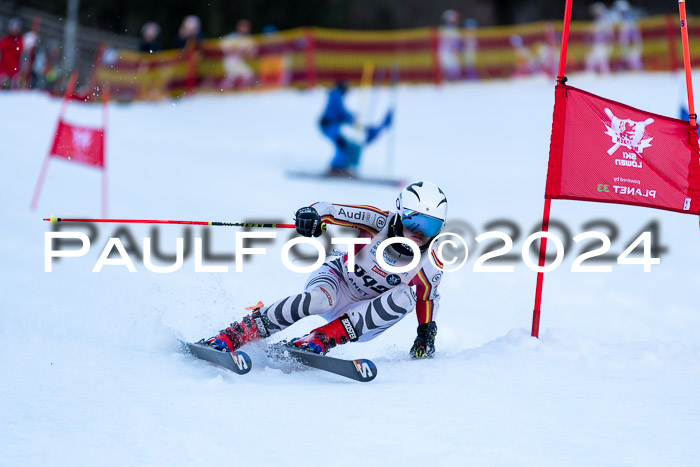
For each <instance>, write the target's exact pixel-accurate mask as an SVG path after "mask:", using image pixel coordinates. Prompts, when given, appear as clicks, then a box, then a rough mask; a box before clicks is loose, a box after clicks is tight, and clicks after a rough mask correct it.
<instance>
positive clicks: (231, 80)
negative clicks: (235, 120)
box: [221, 19, 258, 89]
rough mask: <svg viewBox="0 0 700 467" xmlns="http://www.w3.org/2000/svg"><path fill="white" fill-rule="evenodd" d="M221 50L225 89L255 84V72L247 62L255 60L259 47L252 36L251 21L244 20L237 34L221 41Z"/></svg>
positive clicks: (237, 28) (240, 23)
mask: <svg viewBox="0 0 700 467" xmlns="http://www.w3.org/2000/svg"><path fill="white" fill-rule="evenodd" d="M221 48H222V50H223V53H224V60H223V66H224V73H225V77H224V80H223V82H222V84H221V87H222V88H223V89H231V88H233V87H234V86H240V87H247V86H250V85H252V84H253V78H254V74H253V70H251V69H250V67H249V66H248V65H247V64H246V62H245V61H246V60H250V59H252V58H255V56H256V55H257V53H258V46H257V45H256V44H255V40H254V39H253V38H252V37H251V35H250V21H248V20H247V19H242V20H240V21H239V22H238V24H236V32H235V33H233V34H229V35H227V36H225V37H224V38H223V39H222V40H221Z"/></svg>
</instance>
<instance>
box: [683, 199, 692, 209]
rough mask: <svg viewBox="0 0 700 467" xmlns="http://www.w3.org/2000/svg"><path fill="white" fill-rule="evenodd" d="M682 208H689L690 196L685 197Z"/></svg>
mask: <svg viewBox="0 0 700 467" xmlns="http://www.w3.org/2000/svg"><path fill="white" fill-rule="evenodd" d="M683 210H684V211H688V210H690V198H686V199H685V203H684V204H683Z"/></svg>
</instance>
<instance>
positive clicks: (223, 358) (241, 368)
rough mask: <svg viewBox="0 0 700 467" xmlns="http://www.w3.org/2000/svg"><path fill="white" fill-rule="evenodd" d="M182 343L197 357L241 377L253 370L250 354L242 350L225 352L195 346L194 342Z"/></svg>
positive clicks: (202, 345)
mask: <svg viewBox="0 0 700 467" xmlns="http://www.w3.org/2000/svg"><path fill="white" fill-rule="evenodd" d="M180 343H181V344H182V345H183V346H184V348H185V349H186V350H187V351H188V352H189V353H191V354H192V355H194V356H195V357H197V358H199V359H201V360H206V361H207V362H210V363H213V364H215V365H218V366H220V367H223V368H226V369H227V370H231V371H233V372H234V373H237V374H239V375H244V374H246V373H248V372H249V371H250V370H251V369H252V368H253V362H252V361H251V360H250V357H249V356H248V354H247V353H245V352H241V351H240V350H236V351H235V352H224V351H221V350H216V349H215V348H213V347H210V346H208V345H206V344H200V343H196V344H193V343H192V342H184V341H180Z"/></svg>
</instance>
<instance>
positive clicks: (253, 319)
mask: <svg viewBox="0 0 700 467" xmlns="http://www.w3.org/2000/svg"><path fill="white" fill-rule="evenodd" d="M262 307H263V303H262V302H258V304H257V305H255V306H251V307H248V308H246V310H251V311H252V313H251V314H249V315H248V316H245V317H244V318H243V319H242V320H241V322H240V323H239V322H238V321H234V322H233V323H231V326H229V327H227V328H226V329H224V330H222V331H219V334H217V335H216V336H214V337H210V338H209V339H202V341H200V342H201V343H203V344H206V345H210V346H212V347H214V348H215V349H216V350H221V351H222V352H233V351H235V350H238V349H240V348H241V347H242V346H244V345H245V344H247V343H249V342H253V341H256V340H258V339H264V338H266V337H268V336H269V335H270V332H269V331H268V329H267V327H266V326H265V322H264V320H263V316H262V313H261V312H260V310H261V309H262Z"/></svg>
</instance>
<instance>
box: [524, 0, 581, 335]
mask: <svg viewBox="0 0 700 467" xmlns="http://www.w3.org/2000/svg"><path fill="white" fill-rule="evenodd" d="M572 3H573V0H566V6H565V7H564V26H563V28H562V32H561V50H560V51H559V70H558V71H557V83H558V84H564V83H565V82H566V77H565V76H564V73H565V71H566V51H567V48H568V46H569V26H570V24H571V4H572ZM551 205H552V200H551V199H549V198H545V200H544V210H543V212H542V232H547V231H549V210H550V207H551ZM546 255H547V237H542V238H541V239H540V257H539V262H538V264H539V267H540V268H543V267H544V263H545V259H546ZM543 283H544V272H542V271H539V272H538V273H537V285H536V286H535V306H534V309H533V310H532V332H531V334H530V335H531V336H532V337H537V338H539V337H540V314H541V308H542V285H543Z"/></svg>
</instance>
